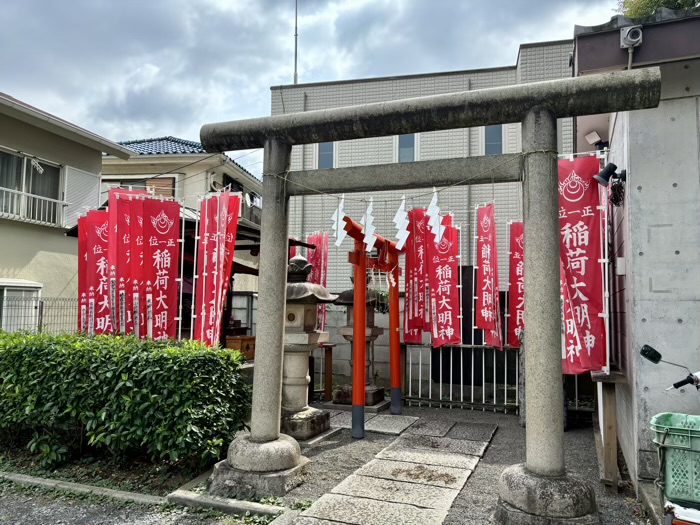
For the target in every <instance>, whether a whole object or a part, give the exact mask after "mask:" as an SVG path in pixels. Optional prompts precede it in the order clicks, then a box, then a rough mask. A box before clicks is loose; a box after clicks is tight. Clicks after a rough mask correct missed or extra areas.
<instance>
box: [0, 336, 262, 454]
mask: <svg viewBox="0 0 700 525" xmlns="http://www.w3.org/2000/svg"><path fill="white" fill-rule="evenodd" d="M240 362H241V357H240V353H239V352H237V351H233V350H225V349H224V350H222V349H211V348H208V347H206V346H204V345H203V344H200V343H197V342H193V341H184V342H174V341H169V342H157V341H144V340H138V339H136V338H134V337H130V336H129V337H119V336H116V337H115V336H106V335H101V336H95V337H87V336H85V335H80V334H75V335H60V336H53V335H46V334H37V335H33V334H25V333H16V334H7V333H2V332H0V434H1V433H5V434H6V436H18V435H27V436H28V437H31V440H30V441H29V443H28V446H29V448H30V449H31V450H32V451H35V452H37V453H39V454H40V455H42V457H43V458H44V461H45V463H48V464H51V463H56V462H60V461H62V460H64V459H66V458H67V457H69V456H70V455H75V454H76V453H80V452H82V453H84V452H85V451H86V449H87V450H89V449H99V450H103V451H106V452H107V453H109V454H112V455H115V456H124V455H130V454H147V455H148V456H150V457H151V458H152V459H164V460H170V461H175V460H179V459H185V458H192V457H193V456H198V457H199V458H201V459H202V461H211V460H213V459H218V458H219V457H220V455H221V452H222V449H223V447H224V446H226V445H227V444H228V442H229V440H230V439H231V437H232V436H233V434H234V433H235V432H236V431H238V430H241V429H242V428H243V426H244V421H245V419H246V417H247V416H248V413H249V408H250V387H249V386H248V385H247V384H246V383H245V381H244V378H243V376H242V374H241V371H240ZM0 439H2V436H0Z"/></svg>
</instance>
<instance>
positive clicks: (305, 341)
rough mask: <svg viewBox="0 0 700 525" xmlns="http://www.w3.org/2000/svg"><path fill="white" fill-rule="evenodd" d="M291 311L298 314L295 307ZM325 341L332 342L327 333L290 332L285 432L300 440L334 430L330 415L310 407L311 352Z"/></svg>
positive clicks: (284, 388) (286, 357) (286, 356)
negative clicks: (308, 402)
mask: <svg viewBox="0 0 700 525" xmlns="http://www.w3.org/2000/svg"><path fill="white" fill-rule="evenodd" d="M314 308H315V306H314ZM288 309H289V311H294V307H293V306H291V305H290V306H288ZM325 341H328V333H327V332H313V333H294V332H288V333H287V334H286V336H285V345H284V368H283V372H282V420H281V431H282V432H283V433H284V434H287V435H289V436H292V437H293V438H294V439H297V440H299V441H306V440H307V439H311V438H312V437H314V436H317V435H318V434H320V433H322V432H325V431H326V430H328V429H329V428H330V427H331V416H330V412H328V411H327V410H319V409H317V408H312V407H309V406H308V404H307V401H308V389H309V383H310V381H311V378H310V377H309V353H310V352H311V351H312V350H313V349H315V348H318V345H319V344H320V343H323V342H325Z"/></svg>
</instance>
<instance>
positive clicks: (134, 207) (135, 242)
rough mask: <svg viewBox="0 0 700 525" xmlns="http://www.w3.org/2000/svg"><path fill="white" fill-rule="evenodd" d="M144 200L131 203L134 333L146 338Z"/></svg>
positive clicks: (132, 317)
mask: <svg viewBox="0 0 700 525" xmlns="http://www.w3.org/2000/svg"><path fill="white" fill-rule="evenodd" d="M143 202H144V201H143V199H133V200H132V201H131V224H130V227H131V228H130V229H131V234H130V238H129V240H130V244H131V252H130V257H129V261H130V266H131V320H132V323H133V330H134V333H135V334H136V335H137V336H138V337H146V302H145V301H146V279H145V266H144V258H143V253H144V242H143Z"/></svg>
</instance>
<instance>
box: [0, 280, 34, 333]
mask: <svg viewBox="0 0 700 525" xmlns="http://www.w3.org/2000/svg"><path fill="white" fill-rule="evenodd" d="M10 281H13V279H3V280H0V329H2V330H5V331H6V332H16V331H18V330H29V331H35V330H36V328H37V323H38V320H39V318H38V316H39V296H40V293H41V286H42V285H41V283H35V282H32V281H24V282H22V283H21V286H15V285H14V284H13V283H11V282H10ZM17 281H20V280H17Z"/></svg>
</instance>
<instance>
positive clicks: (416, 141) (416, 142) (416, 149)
mask: <svg viewBox="0 0 700 525" xmlns="http://www.w3.org/2000/svg"><path fill="white" fill-rule="evenodd" d="M405 135H413V160H412V161H406V162H418V161H419V160H420V133H405ZM399 137H400V135H394V152H393V161H394V162H395V163H399Z"/></svg>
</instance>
